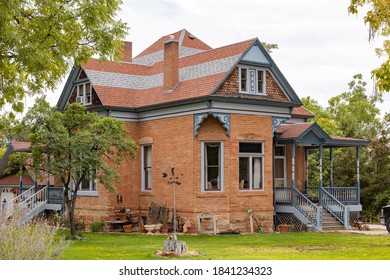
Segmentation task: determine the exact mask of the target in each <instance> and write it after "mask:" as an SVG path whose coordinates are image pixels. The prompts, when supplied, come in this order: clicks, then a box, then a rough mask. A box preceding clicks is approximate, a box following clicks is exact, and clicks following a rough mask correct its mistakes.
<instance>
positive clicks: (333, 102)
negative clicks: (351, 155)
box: [327, 74, 382, 139]
mask: <svg viewBox="0 0 390 280" xmlns="http://www.w3.org/2000/svg"><path fill="white" fill-rule="evenodd" d="M348 85H349V89H350V90H349V91H346V92H343V93H341V94H339V95H337V96H335V97H332V98H331V99H330V100H329V101H328V103H329V107H328V109H327V110H328V112H329V114H330V118H331V119H333V120H334V121H335V123H336V127H337V130H338V131H339V133H340V134H339V136H345V137H355V138H366V139H371V138H372V137H374V136H375V135H376V134H377V133H378V131H379V127H380V119H379V118H378V116H379V113H380V110H379V108H378V106H377V105H378V103H379V102H382V94H381V93H377V94H374V95H372V96H368V95H367V94H366V85H367V83H366V82H365V81H364V80H363V76H362V75H361V74H356V75H354V76H353V80H352V81H351V82H350V83H349V84H348Z"/></svg>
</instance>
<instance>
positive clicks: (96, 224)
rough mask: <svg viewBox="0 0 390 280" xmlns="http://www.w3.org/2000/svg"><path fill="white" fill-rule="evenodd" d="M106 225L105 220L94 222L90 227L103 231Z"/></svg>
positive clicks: (93, 230)
mask: <svg viewBox="0 0 390 280" xmlns="http://www.w3.org/2000/svg"><path fill="white" fill-rule="evenodd" d="M104 226H105V223H104V222H93V223H91V225H90V226H89V228H90V229H91V231H92V232H100V231H103V229H104Z"/></svg>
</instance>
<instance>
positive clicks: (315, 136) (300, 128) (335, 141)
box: [275, 122, 370, 147]
mask: <svg viewBox="0 0 390 280" xmlns="http://www.w3.org/2000/svg"><path fill="white" fill-rule="evenodd" d="M275 133H276V141H277V142H278V143H298V144H301V145H307V146H311V145H320V144H321V145H323V146H324V147H351V146H352V147H355V146H367V145H368V144H369V143H370V142H369V141H367V140H362V139H356V138H347V137H339V136H333V137H332V136H329V135H328V134H327V133H326V132H325V131H324V130H323V129H322V128H321V127H320V126H319V125H318V124H317V123H315V122H306V123H298V124H283V125H280V126H279V127H277V128H276V131H275Z"/></svg>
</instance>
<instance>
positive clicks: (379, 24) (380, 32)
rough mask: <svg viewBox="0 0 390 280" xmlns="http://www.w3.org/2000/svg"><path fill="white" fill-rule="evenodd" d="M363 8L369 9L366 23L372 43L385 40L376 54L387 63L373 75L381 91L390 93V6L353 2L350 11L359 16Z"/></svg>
mask: <svg viewBox="0 0 390 280" xmlns="http://www.w3.org/2000/svg"><path fill="white" fill-rule="evenodd" d="M362 7H364V8H366V9H367V13H366V15H365V16H364V22H365V23H366V24H368V26H369V39H370V41H372V40H373V39H374V38H375V36H382V37H383V38H384V42H383V47H382V48H377V49H376V54H377V55H378V56H379V57H385V61H384V62H383V63H382V64H381V65H380V66H379V67H378V68H377V69H374V70H373V71H372V72H371V73H372V75H373V77H374V78H375V80H376V85H377V87H378V89H379V90H380V91H390V39H388V38H389V36H390V4H389V1H388V0H351V3H350V5H349V7H348V10H349V12H350V13H351V14H358V13H359V9H360V8H362Z"/></svg>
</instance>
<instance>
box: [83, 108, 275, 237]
mask: <svg viewBox="0 0 390 280" xmlns="http://www.w3.org/2000/svg"><path fill="white" fill-rule="evenodd" d="M230 123H231V135H230V137H228V136H227V134H226V130H225V129H224V128H223V126H222V125H221V124H220V123H219V121H218V120H217V119H215V118H213V117H212V116H209V117H208V118H207V119H205V121H204V122H203V123H202V125H201V127H200V128H199V130H198V136H197V137H196V138H195V137H194V132H193V116H192V115H190V116H182V117H175V118H167V119H162V120H153V121H147V122H140V123H127V128H128V131H129V135H131V136H132V137H133V139H135V140H136V141H137V143H140V142H141V143H144V142H146V143H151V142H152V166H153V171H152V172H153V181H152V190H151V191H142V190H141V161H140V155H141V149H139V150H138V151H137V158H136V159H135V160H133V161H131V162H130V163H124V164H123V165H122V166H121V167H120V170H119V172H120V174H121V178H122V182H121V183H118V184H117V189H118V194H120V195H122V197H123V205H121V206H124V205H125V206H126V207H127V208H131V209H135V210H138V209H140V210H141V212H142V213H144V214H146V212H147V209H148V207H149V206H150V203H151V202H156V203H160V204H163V203H166V204H168V206H169V207H170V208H172V207H173V186H172V185H168V184H167V180H166V179H163V178H162V173H163V172H166V173H168V174H169V172H170V167H171V166H175V168H176V174H177V175H179V177H180V180H181V185H180V186H177V187H176V206H177V211H178V214H179V215H180V216H181V217H182V218H183V219H190V220H191V221H192V223H195V222H196V217H197V215H198V214H199V213H203V212H212V213H215V214H216V215H217V217H218V230H220V231H221V230H225V229H240V230H243V231H248V230H249V214H248V209H249V208H252V209H253V210H254V213H255V216H257V219H258V220H259V222H260V221H264V223H265V224H266V225H268V226H269V227H271V226H272V220H273V209H274V208H273V180H272V141H273V139H272V118H271V117H262V116H249V115H237V114H231V119H230ZM209 140H215V141H224V191H223V192H202V191H201V155H200V153H201V142H202V141H209ZM248 140H249V141H259V142H263V143H264V153H265V157H264V159H265V163H264V165H265V166H264V170H265V171H264V173H265V188H264V190H263V191H239V188H238V143H239V142H240V141H248ZM98 187H99V197H80V198H79V200H78V202H77V213H78V215H79V216H80V217H84V218H85V219H86V220H87V221H93V220H106V219H107V218H108V216H107V215H108V214H109V213H111V212H112V210H113V209H114V208H118V207H119V206H120V205H118V204H117V203H116V195H115V194H112V193H108V192H106V191H105V190H104V188H103V187H102V186H98Z"/></svg>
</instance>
